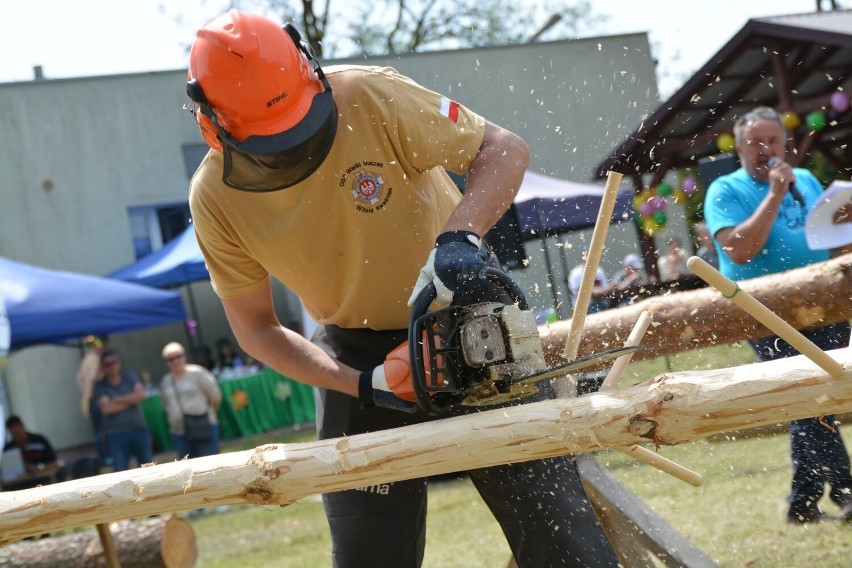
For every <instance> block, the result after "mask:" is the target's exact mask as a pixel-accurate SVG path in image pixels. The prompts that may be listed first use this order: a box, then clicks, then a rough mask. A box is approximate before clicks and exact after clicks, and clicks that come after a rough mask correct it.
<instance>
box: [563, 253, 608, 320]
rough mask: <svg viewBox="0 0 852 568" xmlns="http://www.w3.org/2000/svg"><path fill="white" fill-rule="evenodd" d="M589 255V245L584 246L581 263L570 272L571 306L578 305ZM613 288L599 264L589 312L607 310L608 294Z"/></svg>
mask: <svg viewBox="0 0 852 568" xmlns="http://www.w3.org/2000/svg"><path fill="white" fill-rule="evenodd" d="M588 257H589V247H588V246H584V247H583V250H581V251H580V261H581V263H580V264H579V265H577V266H575V267H574V268H572V269H571V272H569V273H568V290H570V292H571V306H572V308H574V307H576V306H577V298H578V297H579V296H580V284H582V282H583V271H584V270H585V269H586V260H587V259H588ZM610 290H612V286H610V284H609V281H608V280H607V277H606V272H604V270H603V268H601V267H600V266H598V269H597V271H596V272H595V281H594V283H593V284H592V294H591V296H590V297H589V309H588V313H590V314H592V313H595V312H600V311H601V310H606V309H608V308H609V307H610V301H609V299H608V298H607V294H608V293H609V292H610Z"/></svg>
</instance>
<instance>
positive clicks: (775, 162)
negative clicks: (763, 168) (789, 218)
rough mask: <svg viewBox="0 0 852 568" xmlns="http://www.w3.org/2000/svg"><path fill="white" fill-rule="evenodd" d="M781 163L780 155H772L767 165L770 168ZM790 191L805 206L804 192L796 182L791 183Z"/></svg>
mask: <svg viewBox="0 0 852 568" xmlns="http://www.w3.org/2000/svg"><path fill="white" fill-rule="evenodd" d="M780 163H781V158H779V157H778V156H772V157H771V158H769V162H768V164H767V165H768V166H769V168H770V169H772V168H774V167H775V166H777V165H778V164H780ZM788 191H789V192H790V195H792V196H793V199H795V200H796V201H797V202H798V203H799V205H801V206H802V207H804V206H805V196H804V195H802V192H801V191H799V188H798V187H796V184H794V183H791V184H790V189H788Z"/></svg>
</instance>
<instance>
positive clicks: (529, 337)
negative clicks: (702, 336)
mask: <svg viewBox="0 0 852 568" xmlns="http://www.w3.org/2000/svg"><path fill="white" fill-rule="evenodd" d="M485 273H486V280H487V281H488V282H490V283H491V284H493V285H494V286H490V287H488V289H489V290H494V291H495V293H494V294H493V295H494V296H499V299H497V298H494V301H483V302H480V303H476V304H472V305H467V306H462V305H450V306H449V307H447V308H443V309H439V310H434V311H431V310H430V309H429V308H430V305H431V304H432V302H433V301H434V300H435V297H436V290H435V286H434V284H429V285H428V286H426V287H425V288H424V289H423V290H422V291H421V292H420V294H419V295H418V296H417V298H416V300H415V302H414V304H413V306H412V312H411V320H410V325H409V329H408V349H409V354H408V355H409V361H410V362H411V379H412V382H413V388H414V392H415V394H416V396H417V403H418V405H419V406H420V408H421V409H422V410H423V411H424V412H426V413H427V414H431V415H438V414H442V413H444V412H446V411H447V410H449V409H450V408H451V407H454V406H457V405H462V406H493V405H499V404H504V403H508V402H511V401H513V400H516V399H520V398H527V397H530V396H532V395H534V394H538V392H539V391H538V386H537V383H539V382H540V381H543V380H547V379H554V378H557V377H564V376H566V375H568V374H570V373H572V372H574V371H577V370H579V369H584V368H587V367H591V366H593V365H599V364H601V363H603V362H605V361H608V360H611V359H614V358H616V357H620V356H621V355H625V354H627V353H632V352H633V351H635V350H637V349H639V348H640V346H638V345H637V346H631V347H622V348H619V349H613V350H610V351H604V352H602V353H596V354H594V355H591V356H588V357H584V358H582V359H577V360H574V361H571V362H569V363H565V364H563V365H558V366H554V367H548V365H547V364H546V363H545V360H544V350H543V348H542V344H541V337H540V335H539V332H538V326H537V325H536V322H535V316H534V315H533V313H532V311H531V310H530V309H529V305H528V303H527V300H526V297H525V296H524V293H523V292H522V291H521V289H520V287H519V286H518V285H517V283H515V281H513V280H512V279H511V278H510V277H509V276H508V275H507V274H506V273H505V272H502V271H501V270H498V269H496V268H486V269H485ZM501 292H502V293H501ZM506 299H508V300H509V302H508V303H507V302H506Z"/></svg>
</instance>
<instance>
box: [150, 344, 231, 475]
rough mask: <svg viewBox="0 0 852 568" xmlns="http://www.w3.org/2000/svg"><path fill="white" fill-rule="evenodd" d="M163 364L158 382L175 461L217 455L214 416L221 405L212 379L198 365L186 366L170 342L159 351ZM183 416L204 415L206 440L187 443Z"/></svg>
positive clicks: (177, 347) (179, 350)
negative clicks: (164, 369)
mask: <svg viewBox="0 0 852 568" xmlns="http://www.w3.org/2000/svg"><path fill="white" fill-rule="evenodd" d="M163 360H164V361H165V362H166V366H167V367H168V369H169V372H168V373H166V374H165V375H164V376H163V379H162V381H160V396H162V398H163V408H164V409H165V411H166V418H167V420H168V423H169V433H170V434H171V438H172V443H174V445H175V452H176V453H177V457H178V459H182V458H184V457H189V458H198V457H201V456H212V455H215V454H218V453H219V420H218V419H217V412H218V411H219V405H220V404H221V403H222V392H221V391H220V390H219V385H218V384H217V383H216V377H214V376H213V373H211V372H210V371H208V370H207V369H205V368H204V367H202V366H201V365H195V364H192V363H187V360H186V351H185V350H184V348H183V345H181V344H180V343H176V342H172V343H168V344H167V345H166V346H165V347H163ZM184 414H192V415H201V414H207V418H208V419H209V420H210V438H209V439H208V440H205V441H196V440H191V439H188V438H187V436H186V435H185V430H184V419H183V415H184Z"/></svg>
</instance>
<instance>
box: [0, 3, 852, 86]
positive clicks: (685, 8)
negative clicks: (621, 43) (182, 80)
mask: <svg viewBox="0 0 852 568" xmlns="http://www.w3.org/2000/svg"><path fill="white" fill-rule="evenodd" d="M524 1H530V0H524ZM825 3H826V4H827V3H828V2H825ZM224 4H226V2H224V1H220V0H180V1H179V2H174V1H172V2H168V1H166V0H132V1H128V2H123V1H119V0H76V1H74V2H68V1H67V0H27V1H21V0H0V7H2V13H3V15H4V21H5V22H6V24H5V25H4V29H3V32H2V33H0V83H4V82H15V81H29V80H31V79H32V78H33V76H34V75H33V73H34V71H33V69H34V67H36V66H41V68H42V72H43V74H44V76H45V77H46V78H54V79H56V78H67V77H87V76H92V75H113V74H122V73H137V72H147V71H171V70H175V69H185V68H186V66H187V52H186V49H187V45H189V43H190V42H191V41H192V38H193V36H194V32H195V30H196V29H197V28H198V27H199V26H200V25H203V24H204V23H205V22H206V21H207V20H209V19H210V18H212V17H213V16H215V15H216V12H218V10H219V7H220V6H222V5H224ZM841 4H842V5H847V6H852V2H841ZM164 6H165V7H164ZM593 6H594V8H593V13H596V14H599V15H604V16H608V18H609V19H608V21H607V22H605V23H603V24H600V25H598V26H596V27H595V29H594V31H593V34H592V35H612V34H621V33H631V32H643V31H645V32H648V35H649V41H650V43H651V47H652V52H653V54H654V56H655V57H656V58H657V59H658V61H659V65H658V83H659V89H660V92H661V95H662V96H663V97H668V96H669V95H671V94H672V93H673V92H674V91H675V90H677V88H678V87H679V86H680V85H682V84H683V83H684V82H685V80H686V79H687V78H688V77H689V76H690V75H691V74H692V73H693V72H695V71H697V70H698V69H699V68H700V67H701V66H702V65H703V64H704V63H705V62H706V61H707V60H709V59H710V57H712V56H713V54H715V53H716V52H717V51H718V50H719V49H720V48H721V47H722V46H723V45H724V44H725V43H726V42H727V41H728V40H729V39H731V37H733V36H734V35H735V34H736V33H737V32H738V31H739V30H740V29H741V28H742V27H743V26H744V25H745V23H746V22H747V21H748V20H749V19H750V18H760V17H766V16H775V15H782V14H800V13H806V12H813V11H814V10H815V8H816V0H771V1H767V0H711V1H701V0H604V1H600V2H593ZM554 31H556V30H554ZM547 39H549V38H548V36H547V35H544V36H543V37H542V40H547ZM551 39H553V38H551Z"/></svg>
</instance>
